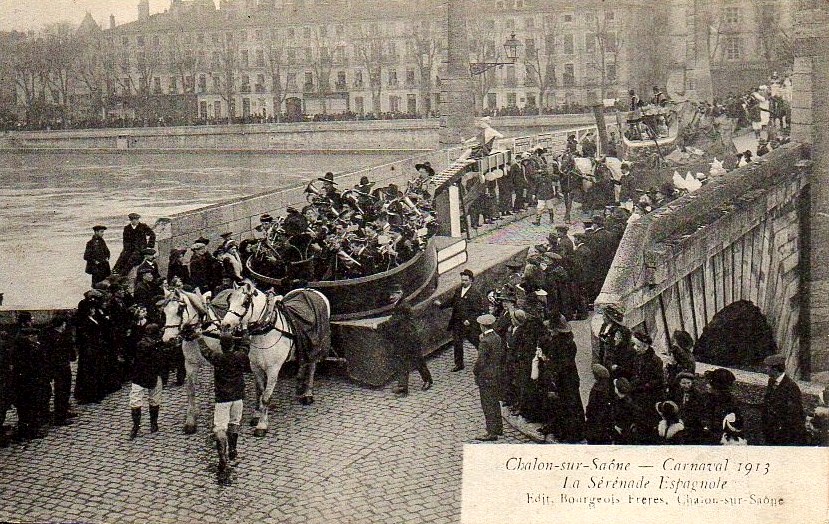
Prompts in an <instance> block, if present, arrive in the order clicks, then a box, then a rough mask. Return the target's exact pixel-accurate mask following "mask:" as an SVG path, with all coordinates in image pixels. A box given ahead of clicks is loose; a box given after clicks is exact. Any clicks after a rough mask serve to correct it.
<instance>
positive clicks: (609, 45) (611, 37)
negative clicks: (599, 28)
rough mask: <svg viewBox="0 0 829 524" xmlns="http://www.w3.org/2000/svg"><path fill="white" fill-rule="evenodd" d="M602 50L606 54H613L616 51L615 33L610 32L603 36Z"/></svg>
mask: <svg viewBox="0 0 829 524" xmlns="http://www.w3.org/2000/svg"><path fill="white" fill-rule="evenodd" d="M604 50H605V51H607V52H608V53H615V52H616V51H617V50H618V44H617V42H616V33H615V32H612V31H611V32H608V33H606V34H605V40H604Z"/></svg>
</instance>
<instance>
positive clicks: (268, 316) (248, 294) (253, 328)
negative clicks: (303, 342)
mask: <svg viewBox="0 0 829 524" xmlns="http://www.w3.org/2000/svg"><path fill="white" fill-rule="evenodd" d="M241 292H242V294H243V295H244V296H245V299H244V301H243V302H242V307H243V309H242V312H241V313H238V312H236V311H233V310H232V309H230V308H228V310H227V312H228V313H230V314H232V315H234V316H236V317H237V318H239V320H240V321H241V320H242V318H244V316H245V315H247V313H248V311H249V310H250V306H251V305H252V304H253V297H254V295H256V294H257V293H259V291H258V290H256V289H253V290H251V291H248V290H247V289H242V290H241ZM265 298H266V302H265V307H264V309H263V310H262V313H261V314H260V315H259V318H257V319H256V320H253V321H252V322H248V332H249V334H251V335H264V334H266V333H270V332H271V331H277V332H279V334H280V336H281V337H282V336H284V337H285V338H289V339H296V335H295V334H294V333H293V332H291V331H289V330H285V329H280V328H278V327H276V319H277V317H278V316H279V314H280V313H281V314H282V317H283V318H284V319H285V322H286V323H287V324H288V325H291V324H292V323H291V321H290V315H288V314H287V312H286V311H285V310H284V308H283V307H282V302H281V301H279V300H277V299H276V294H275V293H274V292H272V291H268V292H266V293H265Z"/></svg>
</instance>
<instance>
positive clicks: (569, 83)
mask: <svg viewBox="0 0 829 524" xmlns="http://www.w3.org/2000/svg"><path fill="white" fill-rule="evenodd" d="M561 81H562V83H563V84H564V87H573V86H574V85H576V72H575V68H574V67H573V64H564V73H563V75H562V78H561Z"/></svg>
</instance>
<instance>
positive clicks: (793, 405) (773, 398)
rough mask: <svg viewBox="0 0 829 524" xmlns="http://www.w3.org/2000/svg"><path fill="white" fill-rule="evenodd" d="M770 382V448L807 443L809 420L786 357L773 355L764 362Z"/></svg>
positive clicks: (766, 407)
mask: <svg viewBox="0 0 829 524" xmlns="http://www.w3.org/2000/svg"><path fill="white" fill-rule="evenodd" d="M763 364H764V365H765V366H766V373H767V374H768V376H769V383H768V386H766V394H765V397H764V398H763V410H762V420H763V436H764V437H765V439H766V444H768V445H770V446H800V445H804V444H805V443H806V417H805V415H804V413H803V402H802V399H801V394H800V388H799V387H798V386H797V383H796V382H795V381H794V380H792V379H791V378H790V377H789V376H788V375H787V374H786V357H785V356H783V355H781V354H777V355H769V356H768V357H766V359H765V360H764V361H763Z"/></svg>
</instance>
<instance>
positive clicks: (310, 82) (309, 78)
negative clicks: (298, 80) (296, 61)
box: [302, 71, 314, 91]
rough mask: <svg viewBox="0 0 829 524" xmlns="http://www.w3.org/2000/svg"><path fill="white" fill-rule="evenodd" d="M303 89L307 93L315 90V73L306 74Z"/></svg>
mask: <svg viewBox="0 0 829 524" xmlns="http://www.w3.org/2000/svg"><path fill="white" fill-rule="evenodd" d="M302 88H303V89H304V90H305V91H310V90H311V89H313V88H314V73H311V72H308V71H306V72H305V83H304V84H303V86H302Z"/></svg>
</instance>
